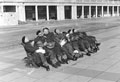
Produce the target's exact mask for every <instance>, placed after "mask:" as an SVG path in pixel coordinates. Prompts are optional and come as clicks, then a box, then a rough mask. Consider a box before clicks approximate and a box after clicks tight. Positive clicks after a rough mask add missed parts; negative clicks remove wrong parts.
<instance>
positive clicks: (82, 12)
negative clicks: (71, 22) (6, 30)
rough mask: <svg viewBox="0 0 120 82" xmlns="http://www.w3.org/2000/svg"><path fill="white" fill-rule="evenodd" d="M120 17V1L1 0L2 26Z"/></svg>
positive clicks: (0, 14) (0, 20)
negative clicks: (21, 22) (44, 21)
mask: <svg viewBox="0 0 120 82" xmlns="http://www.w3.org/2000/svg"><path fill="white" fill-rule="evenodd" d="M110 16H120V0H0V25H17V24H18V21H23V22H26V21H29V20H32V21H39V20H47V21H49V20H65V19H79V18H82V19H84V18H92V17H96V18H97V17H110Z"/></svg>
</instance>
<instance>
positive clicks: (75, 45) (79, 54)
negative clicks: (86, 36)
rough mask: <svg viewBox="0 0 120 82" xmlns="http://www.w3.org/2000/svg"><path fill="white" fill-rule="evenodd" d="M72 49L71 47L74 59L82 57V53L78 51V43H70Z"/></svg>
mask: <svg viewBox="0 0 120 82" xmlns="http://www.w3.org/2000/svg"><path fill="white" fill-rule="evenodd" d="M72 47H73V49H74V52H73V53H74V56H75V57H76V58H79V57H83V54H82V52H81V51H80V49H79V45H78V41H73V42H72Z"/></svg>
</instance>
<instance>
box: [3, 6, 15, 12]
mask: <svg viewBox="0 0 120 82" xmlns="http://www.w3.org/2000/svg"><path fill="white" fill-rule="evenodd" d="M3 10H4V12H16V6H3Z"/></svg>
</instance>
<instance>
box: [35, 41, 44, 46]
mask: <svg viewBox="0 0 120 82" xmlns="http://www.w3.org/2000/svg"><path fill="white" fill-rule="evenodd" d="M36 44H37V46H38V47H43V46H44V44H43V43H42V41H38V42H37V43H36Z"/></svg>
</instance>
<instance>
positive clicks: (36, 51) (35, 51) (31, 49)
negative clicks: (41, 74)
mask: <svg viewBox="0 0 120 82" xmlns="http://www.w3.org/2000/svg"><path fill="white" fill-rule="evenodd" d="M22 42H23V43H24V44H25V46H24V47H25V50H26V51H27V52H28V53H31V55H32V56H33V57H34V61H35V63H36V64H37V65H39V66H40V65H41V62H42V65H43V66H44V67H45V68H46V70H47V71H49V70H50V68H49V66H48V64H47V61H46V58H45V56H44V53H45V50H44V49H42V48H41V45H40V44H39V45H38V46H35V42H34V41H30V40H29V39H28V38H27V37H25V36H24V37H23V38H22ZM37 44H38V43H37Z"/></svg>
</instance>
